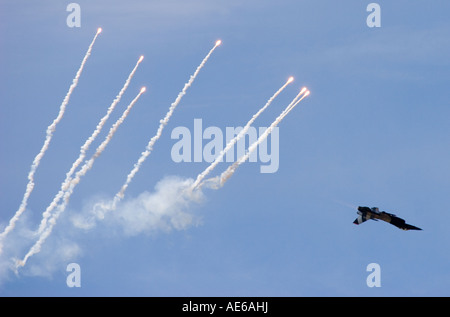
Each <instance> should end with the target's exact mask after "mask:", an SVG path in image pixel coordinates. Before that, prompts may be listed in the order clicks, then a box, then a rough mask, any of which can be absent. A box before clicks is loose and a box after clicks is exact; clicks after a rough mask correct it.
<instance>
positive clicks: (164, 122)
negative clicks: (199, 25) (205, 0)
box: [106, 40, 222, 210]
mask: <svg viewBox="0 0 450 317" xmlns="http://www.w3.org/2000/svg"><path fill="white" fill-rule="evenodd" d="M221 43H222V42H221V41H220V40H219V41H217V42H216V44H215V45H214V47H213V48H212V49H211V50H210V51H209V53H208V54H207V55H206V56H205V58H204V59H203V60H202V62H201V63H200V65H199V66H198V67H197V69H196V70H195V72H194V74H193V75H191V77H190V79H189V81H188V82H187V83H186V84H185V85H184V87H183V89H182V90H181V92H180V93H179V94H178V96H177V98H176V99H175V101H174V102H173V103H172V104H171V105H170V108H169V111H168V112H167V114H166V116H165V117H164V119H162V120H161V121H160V125H159V127H158V131H157V132H156V134H155V135H154V136H153V137H152V138H151V139H150V141H149V143H148V144H147V146H146V148H145V151H144V152H142V155H141V157H139V159H138V161H137V162H136V163H135V164H134V168H133V169H132V170H131V171H130V173H129V174H128V176H127V180H126V182H125V183H124V184H123V186H122V187H121V189H120V190H119V192H118V193H117V194H116V195H115V196H114V199H113V201H112V203H111V206H108V207H106V208H107V209H109V210H114V209H115V208H116V206H117V203H118V202H119V201H120V200H121V199H122V198H123V197H124V194H125V191H126V189H127V188H128V185H129V184H130V183H131V181H132V180H133V178H134V176H135V175H136V173H137V172H138V171H139V169H140V167H141V165H142V163H144V161H145V160H146V158H147V157H148V156H149V155H150V153H151V152H152V150H153V145H154V144H155V142H156V141H157V140H158V139H159V138H160V137H161V134H162V131H163V129H164V127H165V126H166V125H167V123H168V122H169V119H170V117H171V116H172V114H173V112H174V111H175V108H176V107H177V106H178V104H179V103H180V101H181V99H182V98H183V96H184V95H185V94H186V91H187V90H188V88H189V87H190V86H191V85H192V83H193V82H194V80H195V78H196V77H197V75H198V73H199V72H200V70H201V69H202V68H203V66H204V65H205V63H206V62H207V61H208V59H209V57H210V56H211V54H212V53H213V52H214V50H215V49H216V48H217V46H219V45H220V44H221Z"/></svg>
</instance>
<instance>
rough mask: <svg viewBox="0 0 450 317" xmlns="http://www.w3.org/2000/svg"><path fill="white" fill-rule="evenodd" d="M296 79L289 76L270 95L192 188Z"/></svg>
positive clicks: (196, 183)
mask: <svg viewBox="0 0 450 317" xmlns="http://www.w3.org/2000/svg"><path fill="white" fill-rule="evenodd" d="M293 80H294V78H293V77H289V79H288V80H287V82H286V83H285V84H284V85H283V86H282V87H281V88H280V89H278V91H277V92H275V94H273V96H272V97H270V99H269V100H268V101H267V103H266V104H265V105H264V106H263V107H262V108H261V109H259V111H258V112H257V113H255V114H254V115H253V117H252V118H251V119H250V120H249V121H248V122H247V124H246V125H245V127H244V128H243V129H242V130H241V131H240V132H239V133H238V135H237V136H235V137H234V138H233V139H232V140H231V141H230V142H228V144H227V145H226V146H225V148H224V149H223V150H222V151H220V153H219V155H218V156H217V157H216V158H215V160H214V162H212V163H211V165H209V166H208V167H207V168H206V169H205V170H204V171H203V172H202V173H200V174H198V176H197V179H196V180H195V182H194V183H193V184H192V188H191V190H194V189H195V188H196V187H197V186H198V185H199V184H200V182H201V181H202V180H203V179H204V178H205V177H206V176H207V175H208V174H209V173H210V172H211V171H212V170H213V169H214V168H215V167H216V166H217V164H219V163H220V161H221V159H222V158H223V156H224V155H225V153H227V152H228V151H229V150H230V149H231V148H232V147H233V145H234V144H235V143H236V142H237V141H239V140H240V139H241V138H242V136H244V135H245V133H247V131H248V129H249V128H250V126H251V125H252V124H253V122H254V121H255V120H256V118H258V117H259V115H260V114H261V113H262V112H263V111H264V110H266V108H267V107H269V106H270V104H271V103H272V102H273V100H274V99H275V98H276V97H277V96H278V95H279V94H280V93H281V92H282V91H283V90H284V89H285V88H286V87H287V85H289V84H290V83H291V82H292V81H293Z"/></svg>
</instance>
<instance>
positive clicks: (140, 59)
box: [138, 55, 144, 63]
mask: <svg viewBox="0 0 450 317" xmlns="http://www.w3.org/2000/svg"><path fill="white" fill-rule="evenodd" d="M143 59H144V55H141V57H139V60H138V63H140V62H142V60H143Z"/></svg>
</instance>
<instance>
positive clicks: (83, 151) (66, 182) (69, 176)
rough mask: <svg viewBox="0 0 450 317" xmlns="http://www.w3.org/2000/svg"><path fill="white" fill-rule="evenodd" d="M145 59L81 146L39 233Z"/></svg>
mask: <svg viewBox="0 0 450 317" xmlns="http://www.w3.org/2000/svg"><path fill="white" fill-rule="evenodd" d="M143 59H144V56H140V57H139V60H138V61H137V63H136V66H134V68H133V70H132V71H131V73H130V74H129V76H128V78H127V80H126V81H125V84H124V85H123V87H122V89H121V90H120V92H119V94H118V95H117V96H116V98H115V99H114V100H113V102H112V103H111V105H110V106H109V108H108V111H107V112H106V114H105V115H104V116H103V118H101V119H100V121H99V123H98V124H97V127H96V129H95V130H94V132H93V133H92V135H91V136H90V137H89V138H88V139H87V140H86V142H85V143H84V144H83V145H82V146H81V148H80V154H79V156H78V158H77V159H76V160H75V162H74V163H73V164H72V167H71V168H70V171H69V172H68V173H67V174H66V179H65V180H64V182H63V183H62V184H61V189H60V191H59V192H58V194H57V195H56V196H55V197H54V198H53V201H52V202H51V203H50V205H49V206H48V207H47V209H46V210H45V212H44V213H43V214H42V220H41V224H40V225H39V229H38V235H39V234H41V233H42V231H43V230H44V228H45V226H46V224H47V220H48V218H49V217H50V215H51V212H52V210H53V209H54V208H55V207H56V206H57V204H58V203H59V201H60V199H61V198H62V197H63V195H64V192H65V191H66V190H67V189H68V187H69V185H70V183H71V181H72V179H73V178H72V175H73V173H74V172H75V170H76V169H77V168H78V166H79V165H80V164H81V163H82V162H83V160H84V158H85V157H86V152H87V151H88V150H89V147H90V145H91V144H92V142H94V140H95V139H96V137H97V136H98V135H99V134H100V132H101V131H102V129H103V127H104V125H105V123H106V121H107V120H108V118H109V116H110V115H111V113H112V112H113V111H114V109H115V107H116V106H117V104H118V103H119V102H120V99H121V98H122V96H123V94H124V93H125V91H126V90H127V88H128V86H129V84H130V82H131V79H132V78H133V76H134V74H135V72H136V70H137V68H138V66H139V64H140V63H141V62H142V60H143Z"/></svg>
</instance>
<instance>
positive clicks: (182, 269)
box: [0, 0, 450, 296]
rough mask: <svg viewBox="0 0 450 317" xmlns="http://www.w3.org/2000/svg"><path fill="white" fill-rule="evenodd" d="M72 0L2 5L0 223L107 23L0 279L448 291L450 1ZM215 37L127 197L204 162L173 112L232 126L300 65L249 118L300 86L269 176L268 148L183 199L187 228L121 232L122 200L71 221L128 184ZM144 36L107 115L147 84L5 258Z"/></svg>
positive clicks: (172, 290) (29, 288)
mask: <svg viewBox="0 0 450 317" xmlns="http://www.w3.org/2000/svg"><path fill="white" fill-rule="evenodd" d="M69 3H70V2H69V1H67V2H61V1H54V0H51V1H50V0H49V1H39V2H25V1H2V2H1V3H0V21H1V22H0V57H1V59H0V65H1V66H0V67H1V71H0V98H1V99H0V135H1V138H0V148H1V154H0V175H1V178H0V201H1V203H2V204H1V205H2V206H1V211H0V228H1V229H2V230H3V229H4V228H5V227H6V225H7V223H8V221H9V219H10V218H11V217H12V216H13V215H14V213H15V211H16V210H17V208H18V207H19V205H20V202H21V199H22V197H23V194H24V191H25V187H26V183H27V174H28V171H29V168H30V165H31V163H32V160H33V158H34V157H35V155H36V154H37V153H38V151H39V150H40V148H41V146H42V143H43V141H44V138H45V130H46V128H47V126H48V125H49V124H50V123H51V122H52V120H53V119H54V118H55V116H56V115H57V112H58V109H59V108H58V107H59V105H60V104H61V102H62V99H63V98H64V96H65V94H66V93H67V90H68V88H69V86H70V84H71V81H72V79H73V77H74V76H75V72H76V70H77V69H78V67H79V66H80V63H81V60H82V58H83V56H84V54H85V52H86V50H87V47H88V45H89V43H90V42H91V40H92V38H93V36H94V34H95V32H96V30H97V28H98V27H102V28H103V32H102V33H101V34H100V35H99V37H98V39H97V41H96V43H95V46H94V48H93V51H92V55H91V56H90V58H89V60H88V61H87V63H86V66H85V69H84V71H83V74H82V76H81V78H80V81H79V84H78V86H77V88H76V89H75V91H74V93H73V95H72V97H71V99H70V102H69V104H68V107H67V110H66V113H65V115H64V118H63V119H62V121H61V122H60V124H59V125H58V126H57V128H56V131H55V134H54V137H53V139H52V142H51V144H50V147H49V149H48V151H47V152H46V154H45V157H44V158H43V160H42V162H41V165H40V166H39V169H38V170H37V172H36V175H35V183H36V185H35V188H34V191H33V193H32V195H31V197H30V199H29V202H28V208H27V210H26V212H25V213H24V214H23V217H22V218H21V220H20V222H19V224H18V226H17V228H16V230H15V231H13V233H11V235H10V236H8V238H7V239H6V240H5V243H6V245H7V250H6V251H5V252H4V253H3V254H2V255H0V260H1V264H0V275H1V276H0V295H2V296H83V295H85V296H128V295H131V296H448V295H450V286H449V285H450V273H449V272H448V267H449V264H450V254H449V253H448V246H449V245H450V235H449V233H448V224H449V223H450V216H449V213H448V212H447V210H446V207H447V206H448V205H450V196H449V195H448V193H449V191H450V168H449V165H448V162H449V161H450V160H449V159H450V139H449V137H448V136H449V135H450V133H449V132H450V125H449V124H448V123H449V118H450V104H449V93H448V87H447V85H448V79H449V78H450V61H449V58H448V56H450V42H449V40H448V39H449V38H450V22H449V20H448V11H449V10H450V5H449V4H448V3H447V2H446V1H433V3H432V4H431V3H429V2H427V1H415V2H414V3H411V2H409V1H397V0H396V1H377V3H378V4H379V5H380V7H381V27H379V28H369V27H368V26H367V24H366V18H367V16H368V15H369V12H367V11H366V7H367V5H368V4H369V3H370V1H367V2H364V1H341V2H339V3H337V2H335V1H328V0H327V1H325V0H324V1H281V2H278V3H276V4H275V3H274V2H273V1H252V0H250V1H245V2H243V1H207V0H195V1H190V2H186V1H178V0H171V1H143V0H142V1H141V0H136V1H129V2H128V3H126V4H125V3H123V2H121V1H78V2H77V3H78V4H79V5H80V7H81V27H79V28H76V27H75V28H69V27H68V26H67V24H66V18H67V16H68V15H69V12H66V7H67V5H68V4H69ZM219 38H220V39H222V41H223V44H222V45H221V46H220V47H218V48H217V49H216V50H215V51H214V53H213V55H212V56H211V58H210V59H209V60H208V62H207V64H206V65H205V67H204V68H203V69H202V70H201V72H200V73H199V76H198V77H197V79H196V81H195V82H194V84H193V85H192V87H191V88H190V89H189V90H188V92H187V94H186V95H185V96H184V98H183V99H182V101H181V103H180V104H179V106H178V108H177V109H176V111H175V113H174V115H173V117H172V118H171V120H170V122H169V124H168V125H167V126H166V127H165V130H164V131H163V135H162V137H161V139H159V140H158V142H157V143H156V144H155V148H154V151H153V152H152V154H151V155H150V156H149V157H148V159H147V160H146V161H145V163H144V164H143V165H142V168H141V170H140V171H139V173H138V174H137V175H136V177H135V178H134V180H133V182H132V183H131V184H130V187H129V188H128V190H127V192H126V197H125V199H124V201H123V204H124V206H125V205H126V206H132V208H135V207H133V206H134V205H133V203H134V202H136V201H137V200H139V197H142V196H141V195H146V193H147V194H148V193H154V192H155V190H156V189H155V186H156V185H157V184H158V182H160V181H161V180H167V179H170V177H177V178H178V179H181V180H185V179H190V178H195V177H196V176H197V174H198V173H200V172H202V171H203V170H204V169H205V168H206V167H207V166H208V163H207V162H204V161H203V162H189V163H188V162H185V163H183V162H181V163H176V162H174V161H173V159H172V157H171V149H172V147H173V145H174V144H175V143H176V140H173V139H171V132H172V130H173V129H175V128H176V127H187V128H188V129H191V130H193V127H194V119H202V122H203V126H204V128H206V127H213V126H214V127H219V128H220V129H222V130H223V131H225V129H226V127H238V126H243V125H244V124H245V123H246V122H247V121H248V120H249V119H250V117H251V116H252V115H253V114H254V113H255V112H256V111H257V110H258V109H259V108H260V107H261V106H263V105H264V104H265V102H266V101H267V99H268V98H269V97H270V96H271V95H272V94H273V93H274V92H275V91H276V90H277V89H278V88H279V87H280V86H281V85H282V84H283V83H284V82H285V81H286V80H287V78H288V77H289V76H294V77H295V81H294V83H293V84H291V85H290V86H289V87H287V88H286V89H285V90H284V91H283V93H282V94H281V95H280V96H279V97H278V98H277V99H276V100H275V101H274V103H273V104H272V105H271V107H270V108H269V109H267V110H266V111H265V112H264V114H263V115H261V116H260V117H259V118H258V120H257V121H256V122H255V124H254V126H255V127H267V126H269V125H270V123H271V122H272V121H273V120H274V119H275V117H276V116H278V114H279V113H280V112H281V110H282V109H283V108H284V107H285V106H286V105H287V104H288V103H289V102H290V100H291V99H292V98H293V97H294V96H295V95H296V94H297V92H298V89H299V88H300V87H302V86H304V85H306V86H307V87H308V88H309V89H310V91H311V95H310V96H309V97H308V98H307V99H305V100H304V101H303V102H302V103H300V104H299V106H298V107H297V108H296V109H294V110H293V111H292V112H291V113H290V114H289V115H288V116H287V117H286V118H285V119H284V120H283V121H282V122H281V124H280V126H279V169H278V171H277V172H276V173H272V174H262V173H260V165H261V162H247V163H244V164H243V165H241V166H240V167H239V168H238V170H237V171H236V173H235V174H234V175H233V176H232V178H230V180H229V181H228V182H227V183H226V184H225V186H224V187H223V188H221V189H219V190H213V189H208V188H205V189H204V190H203V199H202V201H201V202H194V203H191V204H190V205H189V206H187V207H186V206H184V209H183V212H185V213H186V214H188V215H191V216H192V217H193V219H194V220H195V221H193V222H192V223H190V224H189V225H187V226H185V227H183V228H178V229H177V228H176V227H170V226H169V229H168V228H167V227H166V228H164V227H160V226H155V227H152V228H150V229H149V230H141V231H136V232H132V231H130V230H127V228H128V229H129V227H124V226H123V224H121V223H120V222H119V221H118V220H117V219H119V218H120V217H114V216H111V217H109V218H106V219H105V221H102V222H101V221H99V222H97V225H96V226H95V227H94V228H91V229H90V230H85V229H81V228H78V227H76V226H74V225H73V219H74V217H76V215H80V214H81V215H83V214H84V212H86V211H88V210H89V209H90V207H92V205H93V204H94V203H95V202H98V201H100V200H102V199H107V198H112V197H113V195H114V194H115V193H116V192H117V191H118V190H119V189H120V186H121V185H122V183H123V182H124V180H125V178H126V176H127V174H128V172H129V171H130V169H131V168H132V167H133V164H134V163H135V162H136V160H137V159H138V157H139V156H140V154H141V152H142V151H143V150H144V149H145V146H146V144H147V142H148V141H149V139H150V138H151V137H152V136H153V135H154V134H155V132H156V130H157V128H158V124H159V120H160V119H162V118H163V117H164V115H165V114H166V112H167V110H168V107H169V106H170V104H171V103H172V102H173V101H174V100H175V98H176V96H177V95H178V93H179V92H180V90H181V89H182V88H183V86H184V84H185V83H186V82H187V81H188V79H189V76H190V75H191V74H192V73H193V72H194V70H195V68H196V67H197V66H198V64H199V63H200V61H201V60H202V58H203V57H204V56H205V55H206V54H207V52H208V51H209V50H210V49H211V48H212V47H213V46H214V43H215V41H216V40H217V39H219ZM141 54H143V55H145V59H144V61H143V62H142V63H141V65H140V66H139V69H138V71H137V72H136V75H135V76H134V78H133V80H132V82H131V84H130V86H129V88H128V90H127V91H126V93H125V95H124V96H123V98H122V101H121V103H120V104H119V106H118V108H117V110H116V111H115V112H114V114H113V116H112V117H111V118H110V120H109V121H108V124H107V126H106V128H105V131H107V130H108V129H109V126H110V125H111V124H112V123H113V122H114V121H115V120H116V119H117V118H118V117H119V116H120V113H121V111H122V110H123V109H124V107H126V105H127V104H128V103H129V102H130V101H131V100H132V98H134V96H135V95H136V94H137V92H138V91H139V89H140V88H141V87H142V86H143V85H145V86H147V88H148V91H147V92H146V93H145V94H144V95H143V96H142V97H141V98H140V100H139V101H138V103H137V104H136V106H135V108H134V109H133V110H132V112H131V113H130V115H129V116H128V117H127V119H126V121H125V122H124V124H123V125H122V126H121V127H120V128H119V130H118V131H117V133H116V135H115V136H114V138H113V139H112V141H111V143H110V144H109V145H108V147H107V148H106V150H105V151H104V153H103V154H102V155H101V156H100V157H99V158H98V159H97V161H96V162H95V164H94V166H93V168H92V170H90V171H89V173H88V174H87V175H86V176H85V177H84V178H83V179H82V180H81V182H80V184H79V186H77V187H76V189H75V191H74V193H73V195H72V197H71V199H70V203H69V205H68V207H67V209H66V211H65V212H64V213H63V214H62V215H61V217H60V218H59V219H58V223H57V224H56V226H55V227H54V230H53V232H52V235H51V236H50V237H49V238H48V240H47V241H46V243H45V244H44V245H43V248H42V250H41V252H40V253H38V254H36V255H35V256H33V257H31V258H30V259H29V262H28V263H27V265H26V266H25V267H24V268H22V269H21V270H20V271H19V273H18V275H16V274H14V272H13V271H12V270H10V269H9V268H8V266H9V264H10V263H11V258H14V257H18V258H22V257H23V256H24V255H25V253H26V252H27V250H28V249H29V248H30V247H31V245H32V244H33V242H34V240H33V234H32V232H33V231H34V230H36V228H37V226H38V224H39V222H40V218H41V215H42V212H43V211H44V210H45V208H46V207H47V205H48V204H49V203H50V202H51V200H52V198H53V196H54V195H55V194H56V193H57V192H58V190H59V188H60V184H61V182H62V181H63V180H64V177H65V173H66V172H67V171H68V170H69V168H70V166H71V164H72V162H73V161H74V159H75V158H76V157H77V155H78V152H79V148H80V146H81V145H82V144H83V143H84V141H85V139H86V138H87V137H89V136H90V135H91V133H92V131H93V129H94V128H95V126H96V124H97V122H98V120H99V119H100V118H101V117H102V116H103V115H104V113H105V111H106V109H107V107H108V106H109V105H110V103H111V102H112V100H113V99H114V98H115V96H116V95H117V93H118V91H119V90H120V88H121V87H122V85H123V83H124V81H125V79H126V77H127V76H128V74H129V72H130V71H131V69H132V67H134V65H135V63H136V61H137V59H138V58H139V56H140V55H141ZM105 131H103V133H102V134H101V135H100V136H99V139H98V140H97V143H96V144H95V145H94V147H95V146H97V145H98V144H99V143H100V142H101V140H102V139H103V138H104V136H105V135H106V132H105ZM90 153H91V154H92V150H91V152H90ZM88 157H89V156H88ZM227 166H228V164H227V163H222V164H220V165H219V166H218V167H217V168H216V169H215V170H214V172H213V174H214V175H212V176H215V175H217V174H218V173H220V172H222V171H223V170H224V169H225V168H226V167H227ZM172 179H173V178H172ZM160 184H161V183H160ZM161 203H164V201H161ZM358 205H362V206H378V207H379V208H380V209H381V210H386V211H388V212H391V213H395V214H397V215H398V216H400V217H402V218H405V219H406V220H407V222H408V223H411V224H413V225H416V226H418V227H421V228H423V229H424V230H423V231H417V232H416V231H411V232H403V231H401V230H398V229H397V228H395V227H393V226H390V225H388V224H386V223H383V222H373V221H372V222H367V223H364V224H362V225H360V226H355V225H353V224H352V222H353V220H354V219H355V218H356V210H355V209H354V206H358ZM352 206H353V207H352ZM124 208H125V207H124ZM132 208H131V209H132ZM136 208H137V207H136ZM129 209H130V208H129ZM119 215H123V216H124V217H125V214H120V213H119ZM126 215H127V216H128V217H132V216H133V214H132V213H128V214H126ZM139 215H141V216H142V214H141V213H139ZM127 219H128V220H130V219H129V218H127ZM128 224H129V223H128ZM72 262H75V263H78V264H79V265H80V267H81V283H82V284H81V287H80V288H76V287H74V288H69V287H68V286H67V285H66V277H67V276H68V274H69V273H68V272H67V271H66V267H67V265H68V264H69V263H72ZM369 263H378V264H379V265H380V267H381V287H379V288H370V287H368V286H367V284H366V278H367V276H368V275H369V272H367V271H366V267H367V265H368V264H369Z"/></svg>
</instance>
